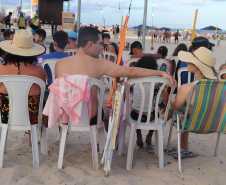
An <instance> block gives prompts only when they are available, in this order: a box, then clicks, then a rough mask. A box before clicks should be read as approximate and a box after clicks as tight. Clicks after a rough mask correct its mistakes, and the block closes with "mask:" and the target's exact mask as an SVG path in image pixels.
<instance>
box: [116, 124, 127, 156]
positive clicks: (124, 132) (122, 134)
mask: <svg viewBox="0 0 226 185" xmlns="http://www.w3.org/2000/svg"><path fill="white" fill-rule="evenodd" d="M126 127H127V126H126V124H125V123H123V125H122V130H121V135H120V138H119V144H118V156H121V155H122V151H123V147H124V141H125V135H126Z"/></svg>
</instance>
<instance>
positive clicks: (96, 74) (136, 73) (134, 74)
mask: <svg viewBox="0 0 226 185" xmlns="http://www.w3.org/2000/svg"><path fill="white" fill-rule="evenodd" d="M78 47H79V49H78V52H77V53H76V55H74V56H71V57H68V58H64V59H62V60H59V61H58V62H57V64H56V68H55V74H56V78H59V77H61V76H62V75H63V73H65V74H68V75H76V74H80V75H88V76H89V77H91V78H96V79H98V80H99V79H100V78H101V77H102V76H103V75H107V76H110V77H130V78H139V77H145V76H162V77H165V78H168V79H170V80H171V82H172V84H173V85H176V82H175V80H174V78H173V77H172V76H170V75H169V74H167V73H165V72H163V71H156V70H149V69H143V68H136V67H133V68H130V67H122V66H120V65H116V64H114V63H112V62H109V61H107V60H104V59H100V58H99V55H100V53H101V52H102V50H103V44H102V38H101V33H100V31H98V30H97V29H95V28H91V27H85V28H83V29H80V30H79V38H78ZM91 96H92V115H91V117H92V118H94V117H95V116H96V115H97V110H98V107H97V106H98V100H97V88H96V87H95V86H94V87H92V89H91ZM104 112H105V109H104ZM105 117H108V115H106V112H105ZM91 122H92V119H91ZM107 123H108V122H107V121H105V124H107Z"/></svg>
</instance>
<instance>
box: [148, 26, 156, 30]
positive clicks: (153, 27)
mask: <svg viewBox="0 0 226 185" xmlns="http://www.w3.org/2000/svg"><path fill="white" fill-rule="evenodd" d="M149 28H150V29H152V30H154V29H157V28H156V27H155V26H150V27H149Z"/></svg>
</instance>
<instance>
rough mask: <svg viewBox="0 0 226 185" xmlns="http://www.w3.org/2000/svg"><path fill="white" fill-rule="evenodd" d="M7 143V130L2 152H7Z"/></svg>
mask: <svg viewBox="0 0 226 185" xmlns="http://www.w3.org/2000/svg"><path fill="white" fill-rule="evenodd" d="M7 143H8V132H6V139H5V149H4V154H5V153H6V152H7Z"/></svg>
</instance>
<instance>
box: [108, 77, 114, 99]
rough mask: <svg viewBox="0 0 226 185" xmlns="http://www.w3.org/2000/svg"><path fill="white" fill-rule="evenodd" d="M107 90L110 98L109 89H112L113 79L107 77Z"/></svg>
mask: <svg viewBox="0 0 226 185" xmlns="http://www.w3.org/2000/svg"><path fill="white" fill-rule="evenodd" d="M108 80H109V82H108V89H109V95H110V96H111V88H112V85H113V78H112V77H108Z"/></svg>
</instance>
